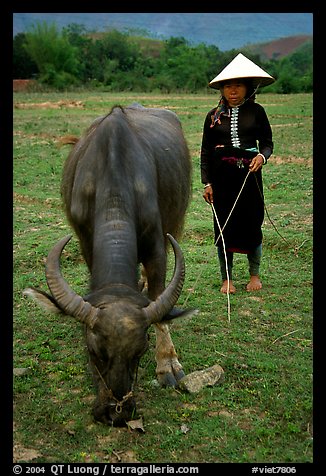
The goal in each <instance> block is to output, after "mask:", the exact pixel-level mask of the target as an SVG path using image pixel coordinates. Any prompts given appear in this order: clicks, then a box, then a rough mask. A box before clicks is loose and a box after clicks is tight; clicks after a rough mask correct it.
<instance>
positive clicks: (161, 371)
mask: <svg viewBox="0 0 326 476" xmlns="http://www.w3.org/2000/svg"><path fill="white" fill-rule="evenodd" d="M154 327H155V333H156V350H155V359H156V364H157V365H156V375H157V380H158V381H159V383H160V385H162V386H170V387H177V386H178V381H179V380H180V379H181V378H182V377H184V375H185V374H184V371H183V370H182V365H181V364H180V362H179V361H178V357H177V354H176V351H175V348H174V345H173V342H172V339H171V335H170V330H169V325H168V324H155V325H154Z"/></svg>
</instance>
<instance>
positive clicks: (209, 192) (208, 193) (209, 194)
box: [203, 184, 213, 204]
mask: <svg viewBox="0 0 326 476" xmlns="http://www.w3.org/2000/svg"><path fill="white" fill-rule="evenodd" d="M203 197H204V199H205V201H206V202H207V203H209V204H211V203H213V189H212V186H211V185H210V184H209V185H205V188H204V193H203Z"/></svg>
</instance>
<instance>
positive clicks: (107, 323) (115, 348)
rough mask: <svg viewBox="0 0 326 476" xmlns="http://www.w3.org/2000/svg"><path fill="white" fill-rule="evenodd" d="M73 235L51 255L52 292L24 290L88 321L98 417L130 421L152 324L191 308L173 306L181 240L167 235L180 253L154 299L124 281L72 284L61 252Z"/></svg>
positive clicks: (180, 271)
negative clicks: (84, 292) (84, 289)
mask: <svg viewBox="0 0 326 476" xmlns="http://www.w3.org/2000/svg"><path fill="white" fill-rule="evenodd" d="M70 238H71V235H69V236H67V237H65V238H63V239H61V240H60V241H59V242H58V243H57V244H56V245H55V246H54V247H53V248H52V250H51V251H50V253H49V255H48V258H47V262H46V278H47V283H48V287H49V289H50V291H51V296H50V295H48V294H46V293H44V292H42V291H38V290H36V289H32V288H29V289H27V290H25V294H27V295H30V296H32V297H34V298H35V299H36V300H37V301H38V302H39V303H41V304H43V305H44V304H45V303H46V306H47V308H49V307H50V308H51V310H52V311H53V310H54V307H55V308H56V312H61V313H64V314H67V315H70V316H73V317H74V318H75V319H77V320H78V321H80V322H81V323H83V324H84V325H85V334H86V344H87V349H88V352H89V359H90V366H91V369H92V373H93V376H94V380H95V383H96V387H97V399H96V402H95V405H94V409H93V414H94V417H95V419H97V420H99V421H102V422H104V423H106V424H111V425H121V424H125V422H126V421H128V420H130V419H131V418H132V417H133V416H134V414H135V411H136V404H135V399H134V395H133V385H134V380H135V375H136V371H137V366H138V363H139V359H140V358H141V356H142V355H143V354H144V353H145V352H146V350H147V348H148V334H147V331H148V329H149V327H150V326H151V324H158V323H161V322H163V321H164V320H168V319H173V318H175V317H178V316H180V315H184V314H186V313H189V310H188V311H183V310H176V309H175V308H174V309H173V307H174V305H175V304H176V302H177V300H178V298H179V295H180V293H181V290H182V286H183V282H184V275H185V264H184V258H183V254H182V251H181V249H180V247H179V245H178V243H177V241H176V240H175V239H174V238H173V237H172V236H171V235H168V238H169V240H170V242H171V244H172V247H173V250H174V254H175V269H174V274H173V278H172V280H171V282H170V283H169V285H168V286H167V287H166V289H165V290H164V291H163V293H162V294H161V295H160V296H158V297H157V299H156V300H155V301H150V300H149V299H148V298H147V297H146V296H145V294H143V293H141V292H139V291H138V290H137V289H132V288H130V287H129V286H126V285H123V284H110V285H109V286H107V287H105V288H103V289H100V290H96V291H93V292H91V293H90V294H89V295H88V296H87V297H86V298H83V297H81V296H79V295H78V294H76V293H75V292H74V291H73V290H72V289H71V288H70V286H69V285H68V284H67V282H66V281H65V279H64V278H63V276H62V274H61V271H60V256H61V253H62V251H63V249H64V247H65V246H66V244H67V243H68V241H69V240H70Z"/></svg>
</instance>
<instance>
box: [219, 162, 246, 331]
mask: <svg viewBox="0 0 326 476" xmlns="http://www.w3.org/2000/svg"><path fill="white" fill-rule="evenodd" d="M249 174H250V170H249V171H248V173H247V175H246V177H245V179H244V181H243V184H242V186H241V188H240V191H239V193H238V196H237V198H236V199H235V202H234V204H233V207H232V208H231V211H230V213H229V215H228V217H227V219H226V220H225V223H224V225H223V228H221V225H220V222H219V220H218V218H217V213H216V210H215V207H214V205H213V203H211V207H212V210H213V213H214V216H215V220H216V223H217V226H218V229H219V230H220V234H219V236H218V238H217V239H216V241H215V245H216V243H217V241H218V240H219V238H220V237H221V238H222V244H223V253H224V258H225V269H226V279H227V282H228V284H227V290H226V295H227V301H228V321H229V324H230V322H231V304H230V276H229V266H228V259H227V255H226V248H225V241H224V236H223V230H224V228H225V227H226V225H227V222H228V221H229V219H230V216H231V215H232V212H233V210H234V207H235V206H236V204H237V202H238V200H239V197H240V195H241V193H242V190H243V188H244V186H245V184H246V181H247V179H248V177H249Z"/></svg>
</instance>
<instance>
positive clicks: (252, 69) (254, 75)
mask: <svg viewBox="0 0 326 476" xmlns="http://www.w3.org/2000/svg"><path fill="white" fill-rule="evenodd" d="M238 78H239V79H240V78H251V79H252V80H253V84H254V86H258V85H259V86H267V85H268V84H272V83H273V82H274V81H275V79H274V78H273V77H272V76H270V75H269V74H268V73H266V71H264V70H263V69H261V68H260V67H259V66H257V65H256V64H255V63H253V62H252V61H251V60H250V59H248V58H247V57H246V56H244V55H243V54H242V53H239V54H238V55H237V56H236V57H235V58H234V59H233V60H232V61H231V63H229V64H228V65H227V66H226V67H225V68H224V69H223V70H222V71H221V72H220V73H219V74H218V75H217V76H216V77H215V78H214V79H212V81H211V82H210V83H209V86H210V87H211V88H214V89H220V87H221V82H222V81H226V80H228V79H238Z"/></svg>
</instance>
